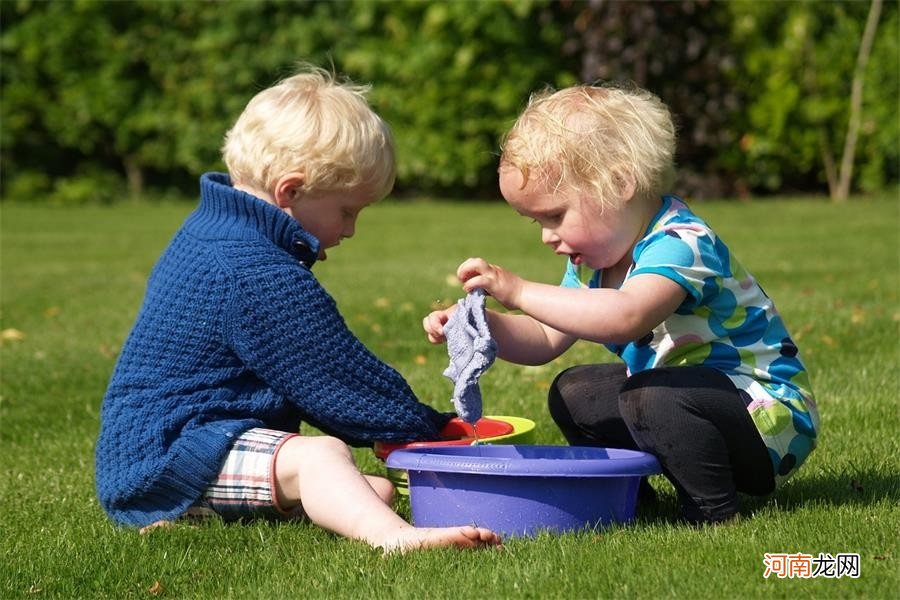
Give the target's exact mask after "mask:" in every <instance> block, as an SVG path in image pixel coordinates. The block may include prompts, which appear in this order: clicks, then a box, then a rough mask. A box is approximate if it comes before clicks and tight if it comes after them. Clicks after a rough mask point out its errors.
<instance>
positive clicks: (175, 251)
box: [96, 173, 449, 526]
mask: <svg viewBox="0 0 900 600" xmlns="http://www.w3.org/2000/svg"><path fill="white" fill-rule="evenodd" d="M200 186H201V200H200V204H199V206H198V208H197V209H196V210H195V211H194V212H193V213H192V214H191V215H190V216H189V217H188V218H187V220H186V221H185V223H184V225H183V226H182V227H181V229H180V230H179V231H178V232H177V233H176V235H175V237H174V238H173V240H172V241H171V242H170V244H169V246H168V248H166V250H165V252H164V253H163V255H162V257H161V258H160V259H159V261H158V263H157V264H156V266H155V267H154V269H153V272H152V273H151V275H150V279H149V281H148V284H147V291H146V296H145V298H144V303H143V306H142V307H141V310H140V313H139V314H138V317H137V320H136V322H135V324H134V328H133V329H132V331H131V333H130V335H129V336H128V339H127V340H126V342H125V345H124V347H123V348H122V352H121V355H120V356H119V360H118V362H117V364H116V368H115V371H114V372H113V375H112V379H111V381H110V383H109V388H108V390H107V392H106V396H105V398H104V400H103V410H102V419H101V430H100V436H99V439H98V442H97V448H96V469H97V473H96V477H97V480H96V483H97V493H98V496H99V498H100V502H101V504H102V505H103V507H104V509H105V510H106V511H107V513H108V514H109V515H110V516H111V517H112V518H113V519H114V520H116V521H118V522H120V523H123V524H130V525H135V526H143V525H147V524H149V523H152V522H154V521H157V520H160V519H172V518H175V517H177V516H179V515H180V514H182V513H183V512H184V511H185V510H186V509H187V508H188V507H189V506H190V505H191V504H193V503H194V502H195V501H196V500H197V499H198V498H199V497H200V496H201V494H202V493H203V492H204V490H205V489H206V488H207V487H208V485H209V484H210V483H211V482H212V481H213V480H214V479H215V477H216V475H217V474H218V471H219V468H220V465H221V463H222V461H223V459H224V456H225V454H226V452H227V451H228V449H229V447H230V445H231V444H232V442H233V441H234V439H235V438H236V437H237V436H239V435H241V434H242V433H243V432H244V431H246V430H248V429H250V428H252V427H260V426H264V427H270V428H274V429H280V430H283V431H297V429H298V427H299V425H300V421H301V420H304V421H307V422H309V423H311V424H312V425H314V426H316V427H318V428H320V429H322V430H323V431H325V432H327V433H330V434H332V435H335V436H337V437H340V438H341V439H343V440H345V441H347V442H348V443H350V444H353V445H365V444H368V443H371V442H374V441H378V440H385V441H396V442H399V441H409V440H414V439H436V438H437V437H438V432H439V430H440V428H441V427H442V426H443V425H444V423H446V421H447V420H448V419H449V415H445V414H441V413H439V412H437V411H435V410H434V409H432V408H431V407H429V406H427V405H424V404H422V403H420V402H419V401H418V400H417V399H416V397H415V395H414V394H413V392H412V390H411V389H410V388H409V386H408V385H407V383H406V382H405V381H404V379H403V378H402V377H401V376H400V374H399V373H397V372H396V371H395V370H394V369H392V368H391V367H389V366H388V365H386V364H385V363H383V362H381V361H380V360H379V359H377V358H376V357H375V356H374V355H372V353H370V352H369V351H368V350H367V349H366V348H365V347H364V346H363V345H362V343H361V342H360V341H359V340H358V339H357V338H356V337H355V336H354V335H353V334H352V333H351V332H350V331H349V329H348V328H347V326H346V324H345V323H344V321H343V319H342V318H341V316H340V314H339V313H338V311H337V308H336V306H335V303H334V300H333V299H332V298H331V296H330V295H329V294H328V293H327V292H326V291H325V290H324V289H323V288H322V286H321V285H320V284H319V282H318V281H317V280H316V278H315V277H314V276H313V274H312V272H311V271H310V267H311V266H312V264H313V263H314V262H315V259H316V256H317V254H318V247H319V242H318V240H317V239H316V238H315V237H314V236H312V235H311V234H310V233H308V232H307V231H305V230H304V229H302V228H301V227H300V225H299V224H298V223H297V222H296V221H295V220H294V219H292V218H290V217H289V216H288V215H287V214H286V213H284V212H283V211H281V210H279V209H278V208H276V207H275V206H272V205H270V204H267V203H266V202H263V201H262V200H260V199H258V198H255V197H254V196H251V195H249V194H245V193H243V192H241V191H239V190H235V189H234V188H233V187H231V183H230V181H229V179H228V176H227V175H224V174H216V173H213V174H209V173H208V174H206V175H204V176H203V177H202V178H201V180H200Z"/></svg>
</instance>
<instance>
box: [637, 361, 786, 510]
mask: <svg viewBox="0 0 900 600" xmlns="http://www.w3.org/2000/svg"><path fill="white" fill-rule="evenodd" d="M619 407H620V410H621V413H622V416H623V418H624V419H625V421H626V422H627V423H628V427H629V429H630V430H631V433H632V435H633V437H634V439H635V441H636V442H637V443H638V446H639V447H640V448H641V450H644V451H646V452H650V453H652V454H655V455H656V456H657V458H658V459H659V461H660V464H662V466H663V469H664V471H665V473H666V476H667V477H668V478H669V480H670V481H671V482H672V483H673V485H675V488H676V489H677V490H678V493H679V496H680V497H681V501H682V508H683V511H684V516H685V518H686V519H687V520H689V521H692V522H717V521H724V520H727V519H730V518H731V517H733V516H735V515H736V514H737V512H738V501H737V491H742V492H746V493H750V494H754V495H764V494H767V493H769V492H771V491H772V489H774V486H775V479H774V473H773V469H772V462H771V460H770V459H769V454H768V450H767V449H766V446H765V444H764V443H763V441H762V438H761V437H760V435H759V432H758V431H757V429H756V426H755V425H754V424H753V421H752V419H751V418H750V415H749V413H748V412H747V410H746V407H745V406H744V403H743V401H742V400H741V398H740V395H739V394H738V392H737V389H736V388H735V387H734V385H733V384H732V383H731V380H729V379H728V377H726V376H725V375H724V374H723V373H721V372H720V371H717V370H716V369H711V368H706V367H681V368H664V369H651V370H648V371H643V372H641V373H637V374H636V375H634V376H632V377H631V378H630V379H629V380H628V383H626V384H625V386H624V387H623V389H622V393H621V395H620V398H619Z"/></svg>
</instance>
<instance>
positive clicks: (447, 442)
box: [375, 417, 513, 460]
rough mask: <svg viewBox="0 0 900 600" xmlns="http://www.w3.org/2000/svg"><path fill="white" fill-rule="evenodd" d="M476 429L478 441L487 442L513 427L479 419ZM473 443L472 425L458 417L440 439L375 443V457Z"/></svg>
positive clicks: (509, 431) (505, 433)
mask: <svg viewBox="0 0 900 600" xmlns="http://www.w3.org/2000/svg"><path fill="white" fill-rule="evenodd" d="M475 427H476V428H477V429H478V439H479V440H480V441H482V442H489V441H490V440H491V438H495V437H500V436H501V435H509V434H510V433H512V432H513V426H512V424H511V423H507V422H506V421H498V420H497V419H490V418H483V419H479V420H478V422H477V423H476V424H475ZM474 441H475V431H474V430H473V429H472V425H470V424H469V423H466V422H465V421H463V420H462V419H460V418H459V417H453V418H452V419H450V421H448V422H447V424H446V425H444V428H443V429H441V439H439V440H432V441H425V442H405V443H399V444H394V443H389V442H375V456H377V457H378V458H380V459H381V460H384V459H385V458H387V456H388V454H390V453H391V452H393V451H394V450H400V449H401V448H432V447H436V446H471V445H472V443H473V442H474Z"/></svg>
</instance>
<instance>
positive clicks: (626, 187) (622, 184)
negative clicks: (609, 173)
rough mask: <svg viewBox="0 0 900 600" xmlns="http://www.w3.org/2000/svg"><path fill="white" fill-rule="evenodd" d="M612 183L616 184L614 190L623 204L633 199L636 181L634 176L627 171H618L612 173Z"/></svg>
mask: <svg viewBox="0 0 900 600" xmlns="http://www.w3.org/2000/svg"><path fill="white" fill-rule="evenodd" d="M613 181H614V182H615V183H616V189H617V191H618V193H619V198H620V199H621V200H622V201H623V202H628V201H629V200H631V199H632V198H634V192H635V190H637V181H636V180H635V178H634V174H632V172H631V171H630V170H628V169H618V170H616V172H615V173H613Z"/></svg>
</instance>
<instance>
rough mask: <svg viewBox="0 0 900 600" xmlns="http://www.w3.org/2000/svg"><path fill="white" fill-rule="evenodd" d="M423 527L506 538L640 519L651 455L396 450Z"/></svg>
mask: <svg viewBox="0 0 900 600" xmlns="http://www.w3.org/2000/svg"><path fill="white" fill-rule="evenodd" d="M386 464H387V466H388V467H391V468H395V469H405V470H407V472H408V475H409V501H410V509H411V511H412V521H413V523H414V524H415V525H416V526H419V527H448V526H453V525H471V524H475V525H479V526H483V527H488V528H490V529H493V530H494V531H496V532H498V533H502V534H504V535H506V536H516V535H526V536H530V535H534V534H536V533H537V532H539V531H541V530H549V531H557V532H562V531H571V530H576V529H584V528H593V527H598V526H604V525H609V524H611V523H627V522H629V521H631V520H632V519H633V518H634V511H635V506H636V504H637V490H638V485H639V483H640V478H641V477H642V476H644V475H652V474H655V473H659V472H660V467H659V463H658V462H657V460H656V458H655V457H654V456H653V455H651V454H647V453H645V452H637V451H633V450H620V449H618V448H591V447H581V446H515V445H512V446H506V445H499V444H498V445H483V446H443V447H433V448H409V449H404V450H395V451H394V452H392V453H391V454H390V456H388V457H387V461H386Z"/></svg>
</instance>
